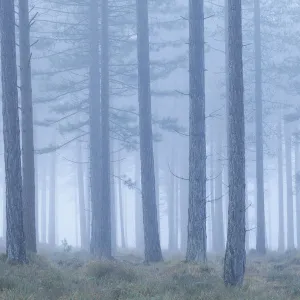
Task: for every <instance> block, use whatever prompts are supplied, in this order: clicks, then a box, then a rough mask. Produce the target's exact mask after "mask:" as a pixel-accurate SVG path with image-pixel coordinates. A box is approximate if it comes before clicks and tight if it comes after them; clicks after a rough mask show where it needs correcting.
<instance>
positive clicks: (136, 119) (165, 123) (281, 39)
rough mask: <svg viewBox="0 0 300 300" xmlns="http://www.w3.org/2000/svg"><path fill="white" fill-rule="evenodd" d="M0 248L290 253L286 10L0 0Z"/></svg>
mask: <svg viewBox="0 0 300 300" xmlns="http://www.w3.org/2000/svg"><path fill="white" fill-rule="evenodd" d="M0 9H1V12H0V13H1V15H0V20H1V24H0V26H1V78H2V85H1V88H2V120H1V122H2V130H3V139H1V143H2V146H3V158H4V159H3V161H2V162H0V166H1V168H0V170H1V182H2V183H1V188H2V195H3V196H2V203H3V205H2V209H0V212H2V220H3V222H2V226H0V228H2V236H3V240H2V243H3V245H4V246H5V247H6V255H7V259H8V261H9V262H14V263H20V264H23V263H26V262H27V261H28V255H29V253H36V252H39V249H41V248H42V247H44V246H45V245H47V246H49V247H50V248H51V249H55V248H57V247H61V246H62V245H63V246H64V247H65V246H66V245H68V244H70V245H72V246H73V247H74V248H78V249H82V250H83V251H88V252H89V253H90V254H91V256H92V257H94V258H96V259H99V260H112V259H114V258H115V257H116V256H117V254H118V253H119V252H120V251H123V250H124V249H126V250H127V251H129V252H132V253H138V254H139V255H143V257H144V261H145V263H147V264H148V263H149V264H150V263H157V262H162V261H163V260H164V259H166V258H169V257H172V256H176V255H179V256H181V257H182V256H184V257H185V260H186V262H188V263H190V262H196V263H201V264H206V263H207V261H208V260H210V259H214V258H216V257H224V261H223V280H224V283H225V285H233V286H235V285H241V284H242V283H243V279H244V274H245V265H246V255H247V253H248V252H255V253H256V254H257V255H261V256H264V255H266V253H267V252H268V251H278V252H284V251H286V250H288V251H291V250H294V249H296V248H297V249H299V248H300V216H299V215H298V214H297V212H298V211H299V210H300V175H299V172H300V157H299V155H300V153H299V122H298V121H299V119H300V111H299V104H298V100H297V97H298V94H299V76H298V69H299V60H298V56H299V55H298V54H297V50H298V47H297V45H298V44H299V34H298V31H299V24H298V22H299V21H298V14H299V12H300V5H299V3H298V2H297V1H294V0H290V1H288V2H286V1H274V0H253V1H249V0H245V1H241V0H225V1H224V0H215V1H214V0H212V1H210V0H209V1H203V0H189V1H183V0H165V1H161V0H149V1H148V0H136V1H134V0H101V1H100V0H48V1H44V0H29V1H28V0H19V1H14V0H0Z"/></svg>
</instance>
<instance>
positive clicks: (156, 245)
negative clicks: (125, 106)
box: [136, 0, 162, 262]
mask: <svg viewBox="0 0 300 300" xmlns="http://www.w3.org/2000/svg"><path fill="white" fill-rule="evenodd" d="M136 11H137V56H138V100H139V129H140V156H141V184H142V203H143V223H144V240H145V260H146V261H147V262H157V261H161V260H162V252H161V247H160V239H159V232H158V221H157V206H156V199H155V198H156V192H155V175H154V158H153V137H152V136H153V135H152V121H151V92H150V58H149V24H148V0H137V1H136Z"/></svg>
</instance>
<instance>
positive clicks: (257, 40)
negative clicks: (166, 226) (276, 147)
mask: <svg viewBox="0 0 300 300" xmlns="http://www.w3.org/2000/svg"><path fill="white" fill-rule="evenodd" d="M254 44H255V106H256V108H255V117H256V123H255V124H256V192H257V196H256V198H257V200H256V215H257V216H256V222H257V229H256V250H257V252H258V253H260V254H265V253H266V241H265V235H266V233H265V201H264V157H263V126H262V72H261V33H260V0H255V1H254Z"/></svg>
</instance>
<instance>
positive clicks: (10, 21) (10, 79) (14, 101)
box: [0, 0, 26, 263]
mask: <svg viewBox="0 0 300 300" xmlns="http://www.w3.org/2000/svg"><path fill="white" fill-rule="evenodd" d="M0 28H1V34H0V35H1V75H2V116H3V139H4V161H5V183H6V222H7V229H6V253H7V258H8V261H11V262H17V263H24V262H26V245H25V235H24V223H23V221H24V220H23V201H22V174H21V173H22V169H21V147H20V124H19V115H18V90H17V64H16V39H15V8H14V1H13V0H5V1H1V2H0Z"/></svg>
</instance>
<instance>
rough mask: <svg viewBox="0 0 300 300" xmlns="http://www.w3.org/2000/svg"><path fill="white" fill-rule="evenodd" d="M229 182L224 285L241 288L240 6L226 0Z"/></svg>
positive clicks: (243, 259) (242, 126)
mask: <svg viewBox="0 0 300 300" xmlns="http://www.w3.org/2000/svg"><path fill="white" fill-rule="evenodd" d="M227 13H228V28H226V29H225V30H228V39H227V41H226V42H227V43H228V66H227V67H228V69H229V78H228V81H229V97H228V116H227V117H228V139H227V141H228V166H229V168H228V182H229V205H228V227H227V243H226V251H225V259H224V283H225V284H226V285H241V284H242V283H243V280H244V274H245V264H246V251H245V233H246V230H245V121H244V95H243V92H244V86H243V59H242V48H243V43H242V4H241V0H228V12H227Z"/></svg>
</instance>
